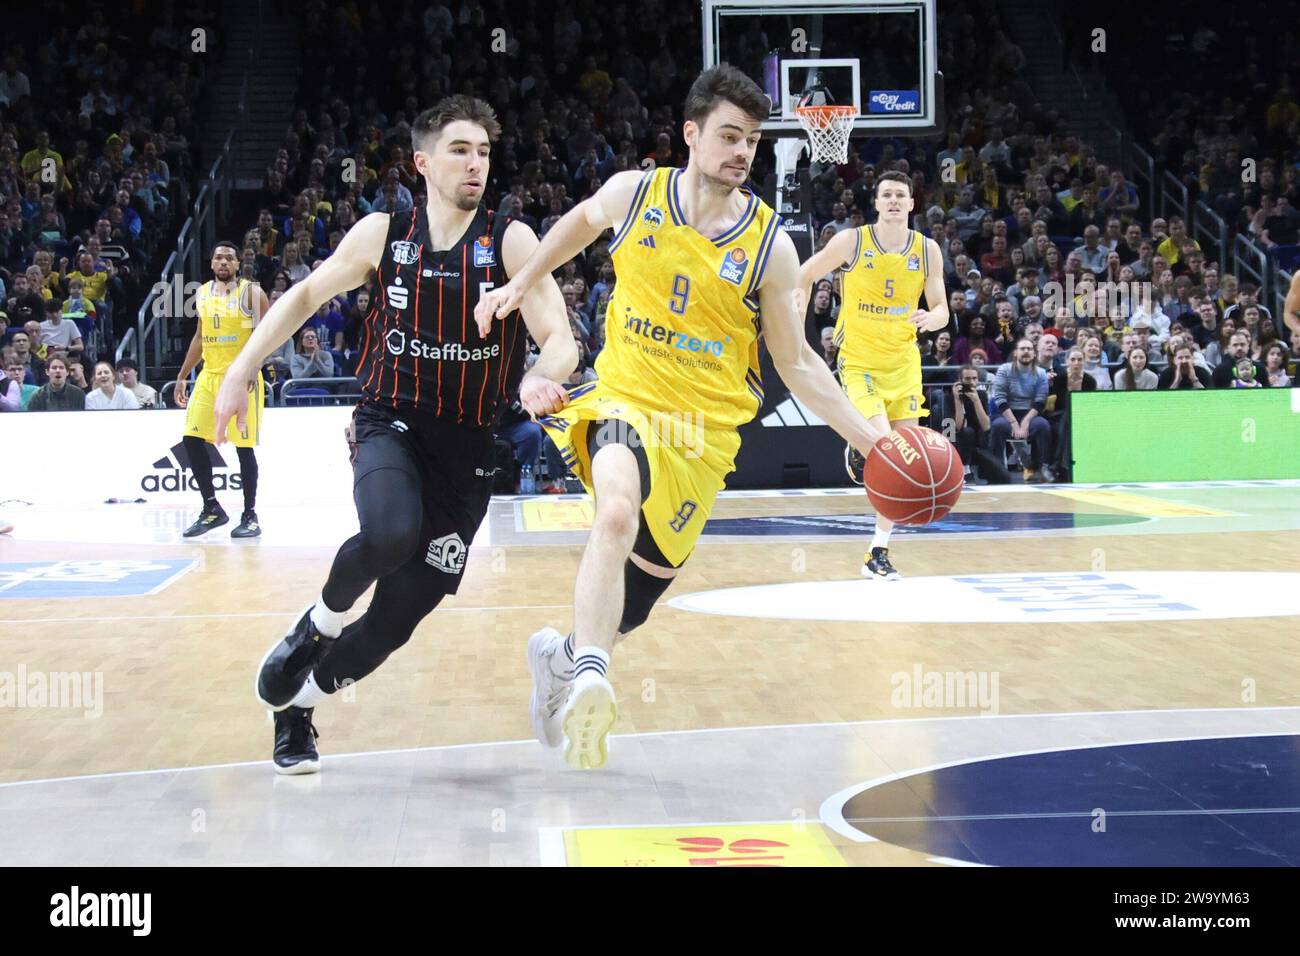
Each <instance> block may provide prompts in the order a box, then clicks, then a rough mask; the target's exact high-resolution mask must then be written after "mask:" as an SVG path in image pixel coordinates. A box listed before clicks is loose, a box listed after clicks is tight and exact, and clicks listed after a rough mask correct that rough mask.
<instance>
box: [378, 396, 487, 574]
mask: <svg viewBox="0 0 1300 956" xmlns="http://www.w3.org/2000/svg"><path fill="white" fill-rule="evenodd" d="M352 422H353V426H354V429H355V433H356V440H355V443H354V444H353V445H352V489H353V492H352V493H353V498H354V499H355V500H356V503H357V514H358V515H359V516H360V517H361V519H362V522H363V523H364V522H365V515H366V513H367V511H368V510H370V509H382V510H383V511H385V512H391V511H392V510H393V509H395V508H396V509H401V510H402V511H404V512H406V513H409V515H410V521H411V522H415V521H419V522H420V546H419V551H418V553H417V555H415V556H413V558H412V560H414V559H415V557H419V558H421V559H422V562H423V568H427V570H428V576H429V587H430V590H436V591H438V592H442V593H446V594H455V593H456V589H457V588H459V587H460V580H461V577H462V576H463V575H464V572H465V559H466V557H467V555H468V554H469V545H470V542H471V541H473V540H474V533H475V532H476V531H478V527H479V525H480V524H482V523H483V516H484V515H486V514H487V509H488V504H489V503H490V502H491V499H492V484H493V479H494V477H495V474H496V466H495V450H494V445H493V440H492V430H491V429H489V428H473V427H467V426H465V425H457V424H455V423H454V422H447V421H444V420H442V419H436V418H429V417H427V416H424V415H421V414H418V413H414V412H405V411H403V410H401V409H387V408H384V407H383V406H380V405H374V404H364V403H363V404H361V405H358V406H357V408H356V410H355V411H354V412H353V414H352ZM386 469H392V470H395V471H399V472H402V473H404V474H405V475H409V476H411V477H413V478H414V479H415V483H416V484H417V486H418V487H419V489H420V494H419V500H418V501H415V500H402V498H403V496H402V495H401V494H396V493H393V494H390V493H388V491H387V489H388V488H389V485H387V484H386V483H384V482H376V481H374V480H373V476H374V474H375V472H381V471H384V470H386ZM368 477H371V478H372V480H369V481H366V482H365V484H364V486H363V485H362V480H363V479H365V478H368ZM409 484H410V483H409V482H405V481H401V482H398V483H396V486H395V487H400V488H409ZM380 498H382V499H383V500H375V499H380Z"/></svg>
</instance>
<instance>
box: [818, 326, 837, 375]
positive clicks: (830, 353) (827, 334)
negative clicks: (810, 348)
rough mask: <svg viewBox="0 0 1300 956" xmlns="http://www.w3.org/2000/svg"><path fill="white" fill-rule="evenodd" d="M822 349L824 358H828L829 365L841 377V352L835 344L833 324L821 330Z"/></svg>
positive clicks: (827, 363)
mask: <svg viewBox="0 0 1300 956" xmlns="http://www.w3.org/2000/svg"><path fill="white" fill-rule="evenodd" d="M820 344H821V351H822V358H824V359H825V360H826V365H827V367H828V368H829V369H830V370H831V371H832V372H834V373H835V375H836V377H837V378H838V377H839V354H840V348H839V346H838V345H836V344H835V329H834V327H833V326H829V325H828V326H826V327H824V328H823V329H822V331H821V339H820Z"/></svg>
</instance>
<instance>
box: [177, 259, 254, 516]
mask: <svg viewBox="0 0 1300 956" xmlns="http://www.w3.org/2000/svg"><path fill="white" fill-rule="evenodd" d="M211 266H212V280H211V281H209V282H205V283H204V284H203V285H202V287H201V288H200V289H199V292H198V299H197V302H196V307H197V309H198V314H199V324H198V326H197V327H196V328H195V329H194V338H193V339H192V340H191V341H190V348H189V351H188V352H186V354H185V361H184V362H182V363H181V370H180V372H179V373H178V374H177V376H176V404H177V405H179V406H180V407H181V408H183V409H185V434H184V436H183V438H182V439H181V441H182V443H183V444H184V446H185V452H186V455H187V457H188V458H189V465H190V470H191V471H193V473H194V483H195V484H197V485H198V486H199V493H200V494H201V495H202V496H203V510H202V511H201V512H200V513H199V517H198V519H197V520H196V521H195V522H194V523H193V524H192V525H190V526H189V527H188V528H187V529H186V530H185V532H184V536H185V537H187V538H193V537H196V536H198V535H201V534H204V533H205V532H208V531H211V530H212V529H213V528H218V527H220V526H221V525H223V524H225V523H226V522H228V521H229V520H230V519H229V518H228V517H226V512H225V510H224V509H223V508H222V507H221V505H220V503H218V501H217V493H216V490H215V488H214V485H213V481H212V454H211V446H212V444H214V443H215V442H217V440H218V433H217V426H216V416H215V413H214V409H213V403H214V402H215V401H216V398H217V393H218V392H219V391H220V390H221V384H222V382H223V381H224V379H225V376H226V372H227V370H228V369H229V367H230V364H231V362H233V361H234V359H235V356H236V355H238V354H239V351H240V349H241V348H243V347H244V345H246V344H247V342H248V341H249V339H250V338H251V336H252V335H253V330H254V329H255V328H256V327H257V323H258V321H259V320H260V319H261V317H262V315H263V314H265V312H266V309H267V299H266V293H265V292H263V291H262V287H261V286H259V285H258V284H257V283H256V282H250V281H249V280H247V279H240V278H238V275H239V247H238V246H236V245H235V244H234V243H233V242H225V241H222V242H218V243H217V244H216V245H215V246H213V248H212V261H211ZM277 344H278V343H277ZM268 351H270V350H268ZM200 361H202V362H203V370H202V371H201V372H199V377H198V379H197V380H196V381H195V383H194V392H193V394H189V393H188V392H187V385H188V380H189V376H190V372H191V371H193V369H194V366H196V365H198V364H199V362H200ZM260 368H261V366H260V365H259V366H258V373H257V376H256V378H255V379H254V380H250V383H249V385H248V387H247V389H246V393H245V394H244V396H243V399H244V408H243V415H241V416H240V420H239V423H238V424H236V423H235V422H233V421H232V422H231V423H230V424H229V426H228V428H227V429H226V430H224V431H223V432H221V435H220V437H221V439H222V440H229V441H230V443H231V444H232V445H234V446H235V454H236V455H238V456H239V474H240V478H241V480H242V482H243V492H244V512H243V514H242V515H241V516H240V519H239V526H238V527H236V528H235V529H234V530H233V531H231V532H230V536H231V537H232V538H256V537H257V536H258V535H260V534H261V533H262V527H261V525H260V524H259V523H258V520H257V512H256V511H255V510H254V509H255V508H256V506H257V455H256V454H255V453H254V451H253V449H254V448H255V447H256V446H257V440H258V434H259V432H260V431H261V424H262V404H263V401H264V397H263V385H262V376H261V372H260Z"/></svg>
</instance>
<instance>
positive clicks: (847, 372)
mask: <svg viewBox="0 0 1300 956" xmlns="http://www.w3.org/2000/svg"><path fill="white" fill-rule="evenodd" d="M840 386H841V387H842V388H843V389H844V393H845V394H846V395H848V397H849V401H850V402H852V403H853V407H854V408H856V409H857V410H858V411H859V412H861V413H862V415H863V416H864V417H866V418H871V417H872V416H875V415H884V416H885V417H887V418H888V419H889V420H890V421H891V422H896V421H900V420H902V419H905V418H920V417H922V416H924V415H925V414H926V411H927V409H926V407H925V393H924V392H923V391H922V390H921V360H920V356H919V355H918V356H917V359H916V361H915V362H908V363H907V364H906V365H895V366H893V367H892V368H880V369H869V368H865V367H863V366H861V365H842V366H840Z"/></svg>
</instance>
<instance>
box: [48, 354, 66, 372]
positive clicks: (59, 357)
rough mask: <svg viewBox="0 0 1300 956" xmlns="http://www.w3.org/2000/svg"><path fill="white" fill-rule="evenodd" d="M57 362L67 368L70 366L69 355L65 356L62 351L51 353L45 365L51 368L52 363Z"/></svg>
mask: <svg viewBox="0 0 1300 956" xmlns="http://www.w3.org/2000/svg"><path fill="white" fill-rule="evenodd" d="M55 362H58V363H59V364H60V365H62V366H63V367H64V369H66V368H67V367H68V359H67V356H65V355H64V354H63V353H62V352H56V353H54V354H53V355H51V356H50V357H49V358H48V359H46V360H45V367H46V368H49V367H50V366H51V365H53V364H54V363H55Z"/></svg>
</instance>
